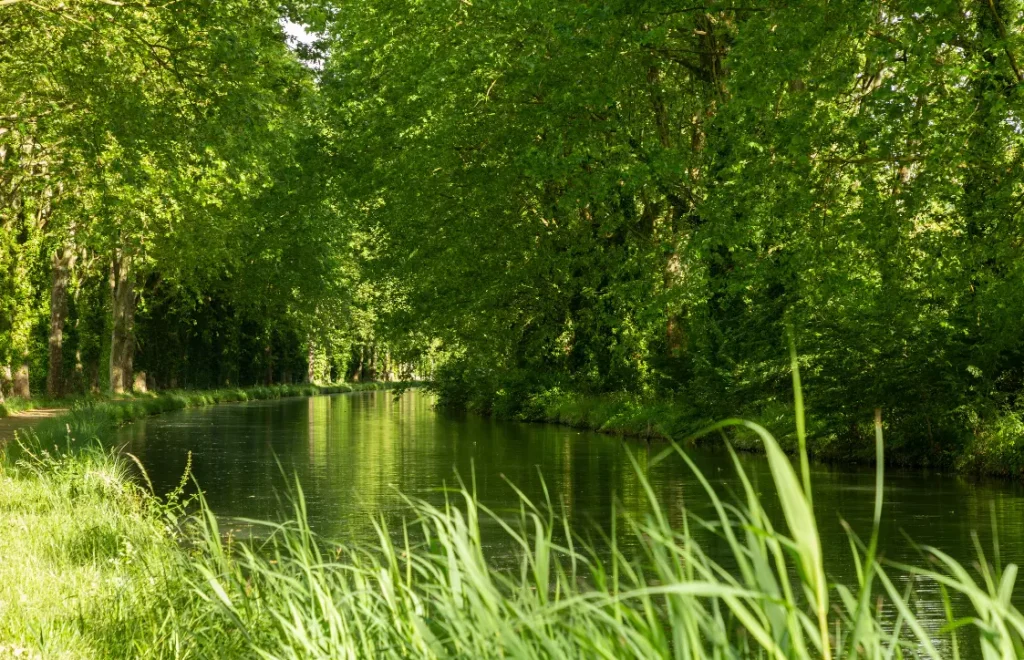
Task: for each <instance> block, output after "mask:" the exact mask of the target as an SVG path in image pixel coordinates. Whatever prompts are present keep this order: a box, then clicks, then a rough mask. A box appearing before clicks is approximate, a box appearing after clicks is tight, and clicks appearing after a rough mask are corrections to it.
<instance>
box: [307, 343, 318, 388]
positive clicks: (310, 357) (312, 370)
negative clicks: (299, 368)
mask: <svg viewBox="0 0 1024 660" xmlns="http://www.w3.org/2000/svg"><path fill="white" fill-rule="evenodd" d="M308 347H309V350H308V353H307V354H306V382H307V383H315V382H316V343H315V342H314V341H313V338H312V337H310V338H309V342H308Z"/></svg>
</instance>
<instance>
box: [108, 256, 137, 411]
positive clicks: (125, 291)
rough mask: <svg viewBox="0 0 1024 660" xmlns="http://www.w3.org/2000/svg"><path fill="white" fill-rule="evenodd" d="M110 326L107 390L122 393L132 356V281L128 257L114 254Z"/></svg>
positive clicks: (128, 379)
mask: <svg viewBox="0 0 1024 660" xmlns="http://www.w3.org/2000/svg"><path fill="white" fill-rule="evenodd" d="M110 282H111V293H112V303H113V304H112V310H113V321H114V323H113V329H112V330H111V333H110V391H111V392H112V393H114V394H123V393H124V392H125V391H126V390H128V389H129V388H131V386H132V361H133V359H134V358H135V282H134V273H132V269H131V259H130V257H128V256H126V255H125V254H123V253H122V252H121V251H120V250H118V251H117V252H115V254H114V264H113V269H112V270H111V277H110Z"/></svg>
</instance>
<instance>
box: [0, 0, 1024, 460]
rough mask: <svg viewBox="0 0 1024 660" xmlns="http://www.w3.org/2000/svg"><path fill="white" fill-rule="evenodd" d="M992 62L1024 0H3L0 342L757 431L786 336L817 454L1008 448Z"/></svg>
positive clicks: (1008, 259)
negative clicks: (615, 409)
mask: <svg viewBox="0 0 1024 660" xmlns="http://www.w3.org/2000/svg"><path fill="white" fill-rule="evenodd" d="M285 17H287V18H288V19H289V20H293V21H297V22H298V23H301V24H303V25H305V26H306V28H307V29H308V30H309V32H310V33H311V35H313V37H312V39H311V41H310V43H308V44H303V45H296V44H292V46H291V47H289V45H288V43H287V40H286V38H285V37H284V35H283V31H282V27H281V21H282V19H284V18H285ZM1021 58H1024V8H1022V6H1021V3H1020V2H1019V1H1018V0H940V1H936V0H929V1H927V2H925V1H924V0H892V1H890V2H885V3H873V4H872V3H867V4H865V3H863V2H855V1H853V0H831V1H828V2H825V1H824V0H807V1H804V2H798V3H778V2H767V1H762V0H752V1H750V2H743V3H737V2H732V1H717V0H704V1H703V2H697V3H689V4H685V3H684V4H682V5H680V4H679V3H673V2H668V1H666V0H642V1H640V2H637V1H635V0H630V1H625V0H598V1H597V2H587V3H568V4H567V3H562V2H553V1H551V0H525V1H523V2H518V3H507V2H499V1H497V0H473V1H472V2H469V1H467V0H419V1H416V2H412V1H410V0H383V1H380V0H375V1H374V2H369V1H367V0H354V1H352V2H348V3H345V4H344V5H342V4H341V3H333V2H330V1H329V0H310V1H308V2H295V3H290V4H288V5H287V6H284V7H282V6H278V5H277V4H273V3H265V2H261V1H259V0H255V1H254V0H229V1H228V2H216V3H215V2H212V1H204V0H185V1H184V2H177V3H173V4H167V5H153V4H145V3H137V4H136V3H123V4H121V3H106V2H101V1H99V0H96V1H94V2H89V1H83V2H78V3H72V4H62V3H56V2H47V1H41V2H27V1H24V2H14V3H4V4H3V5H2V6H0V81H3V84H2V85H0V183H2V187H0V225H2V228H3V232H2V243H0V259H2V264H3V267H2V268H0V309H2V314H0V324H2V325H0V364H7V365H11V366H10V368H9V369H8V371H11V372H14V371H17V370H18V368H19V366H20V365H22V364H24V365H28V366H29V367H31V368H30V369H29V370H28V373H29V374H30V375H29V378H30V379H31V380H35V381H38V380H39V379H41V378H43V375H44V374H47V373H48V370H49V372H50V379H49V380H52V381H53V383H54V387H51V389H56V390H57V391H60V390H61V387H60V386H58V385H57V384H58V383H61V382H67V383H68V384H69V385H68V387H69V388H70V389H74V388H78V389H88V388H90V387H92V388H106V387H112V388H113V389H115V390H117V389H126V388H130V387H131V386H132V385H133V382H130V381H131V378H130V374H132V373H133V371H137V370H139V369H141V370H144V371H146V372H147V374H148V375H149V376H150V377H151V378H155V379H156V384H157V385H158V386H172V385H179V386H180V385H187V384H195V385H199V384H202V385H207V384H217V383H225V382H253V381H257V380H264V381H265V380H275V379H276V380H282V379H290V378H300V377H305V378H318V379H328V378H346V377H347V378H353V377H357V378H374V377H380V376H384V377H389V376H391V375H392V374H394V373H396V372H399V371H404V372H405V373H406V375H408V374H409V373H411V372H412V371H416V372H418V373H419V374H420V375H422V376H427V377H430V378H431V379H432V381H433V383H434V387H435V389H436V390H437V391H438V392H439V394H440V395H441V399H442V401H443V402H445V403H449V404H452V405H462V406H466V405H468V406H472V407H476V408H478V409H480V410H484V411H490V412H499V413H502V414H509V415H516V414H521V413H522V407H523V405H524V402H527V401H529V399H530V397H531V396H534V395H537V394H539V393H542V392H544V391H547V390H550V389H552V388H559V389H562V390H571V391H575V392H582V393H606V392H627V393H630V394H631V395H636V396H642V397H664V398H671V399H673V400H676V401H685V402H686V405H688V406H693V407H694V409H695V410H699V411H701V412H700V416H717V415H720V414H727V413H735V412H737V411H741V412H745V413H747V414H750V415H754V416H758V417H760V418H762V419H767V418H770V417H771V416H772V415H773V414H776V412H777V411H778V410H779V408H780V407H784V406H786V405H788V403H787V402H788V401H789V399H790V396H791V393H790V389H789V388H790V384H789V380H788V373H787V365H788V360H789V357H788V351H787V349H786V337H787V335H788V334H791V335H792V336H793V338H794V339H795V343H796V345H797V347H798V350H799V353H800V356H801V360H802V361H803V363H804V365H805V373H806V374H807V375H808V378H807V386H808V395H809V403H810V405H811V406H812V408H813V409H814V411H815V415H816V418H817V419H819V421H820V423H821V428H820V430H819V432H818V434H817V438H818V439H817V441H816V442H817V444H816V447H815V448H816V450H817V451H819V452H823V453H828V452H831V453H833V454H834V455H837V456H844V457H850V456H860V455H861V454H864V453H867V454H870V453H871V452H872V451H873V449H872V447H873V445H872V444H871V442H870V437H871V436H870V429H869V428H868V427H867V426H866V425H865V424H866V423H868V422H869V421H870V419H871V411H872V409H874V408H883V409H885V410H886V420H887V423H888V424H890V425H891V426H892V427H893V430H894V431H895V433H891V434H890V436H889V437H891V438H893V442H894V443H895V446H894V447H893V451H891V452H890V456H892V457H893V458H895V459H897V460H908V461H916V462H927V461H935V460H947V459H951V458H955V457H957V456H960V455H962V454H963V453H964V452H965V450H966V449H967V448H968V447H969V446H970V447H974V448H977V446H978V443H982V444H984V447H985V449H984V451H990V452H994V453H993V456H1001V455H1002V454H1000V453H999V452H1003V451H1011V453H1012V446H1013V443H1014V442H1015V441H1016V440H1015V439H1019V438H1020V437H1021V436H1022V435H1024V433H1022V431H1024V421H1022V419H1021V417H1020V411H1021V401H1020V394H1021V391H1022V387H1024V334H1022V333H1021V331H1020V326H1021V321H1022V319H1024V277H1022V275H1024V273H1022V268H1024V265H1022V264H1024V261H1022V260H1021V258H1020V255H1021V247H1022V245H1021V241H1022V238H1021V237H1022V236H1024V226H1022V224H1024V216H1022V210H1024V177H1022V168H1021V159H1022V158H1024V149H1022V147H1024V142H1022V141H1024V124H1022V121H1024V118H1022V113H1024V107H1022V102H1024V69H1022V64H1024V63H1022V62H1021ZM65 299H66V300H65ZM66 322H67V323H66ZM64 325H68V327H67V329H66V330H65V329H63V326H64ZM61 331H63V332H64V334H66V335H68V336H67V337H66V338H65V337H63V336H62V335H61ZM64 344H68V345H69V346H71V347H73V350H61V347H62V346H63V345H64ZM133 359H134V362H135V364H134V366H133ZM58 362H59V364H60V368H59V369H57V371H56V372H54V370H53V365H54V364H56V363H58ZM90 364H91V365H94V366H93V367H91V369H92V371H91V372H90V367H89V365H90ZM101 364H103V365H104V366H103V367H102V368H100V367H99V366H95V365H101ZM106 364H109V368H107V367H106ZM398 365H402V366H398ZM135 367H138V369H136V368H135ZM302 372H305V373H302ZM54 373H56V375H53V374H54ZM76 374H77V375H76ZM8 379H9V380H16V379H15V375H14V374H13V373H12V374H11V375H10V376H9V377H8ZM76 379H77V380H76ZM8 390H10V387H8Z"/></svg>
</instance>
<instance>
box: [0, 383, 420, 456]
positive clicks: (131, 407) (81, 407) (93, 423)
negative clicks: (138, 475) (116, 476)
mask: <svg viewBox="0 0 1024 660" xmlns="http://www.w3.org/2000/svg"><path fill="white" fill-rule="evenodd" d="M399 386H404V387H408V386H409V383H399V382H388V383H385V382H371V383H338V384H333V385H313V384H308V383H306V384H298V385H269V386H259V387H248V388H220V389H216V390H195V391H193V390H168V391H165V392H153V393H148V394H132V395H123V396H119V397H116V398H101V397H89V398H76V399H69V400H66V401H64V403H66V404H67V405H68V408H67V410H66V414H62V415H56V416H46V417H45V418H40V419H39V420H38V423H36V424H34V425H32V428H34V430H35V431H36V432H37V433H39V434H40V435H41V436H44V437H52V436H54V435H55V434H56V435H60V434H61V433H62V432H63V431H64V429H65V427H67V428H69V429H71V430H72V431H73V435H74V436H75V437H76V438H93V437H106V435H107V434H108V433H109V430H110V429H111V428H116V427H117V426H120V425H122V424H126V423H128V422H131V421H133V420H135V419H138V418H140V417H146V416H149V415H158V414H160V413H164V412H170V411H172V410H182V409H184V408H197V407H201V406H209V405H215V404H219V403H236V402H243V401H258V400H267V399H281V398H284V397H291V396H317V395H325V394H344V393H347V392H362V391H370V390H385V389H394V388H396V387H399ZM30 402H31V400H29V402H28V403H30ZM46 403H48V404H52V403H53V402H52V401H47V402H46ZM33 409H34V408H33V407H32V406H31V405H25V406H23V407H21V408H19V410H33ZM5 439H9V438H4V437H3V436H2V435H0V443H2V442H3V441H4V440H5Z"/></svg>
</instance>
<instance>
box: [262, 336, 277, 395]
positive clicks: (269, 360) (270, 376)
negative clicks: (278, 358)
mask: <svg viewBox="0 0 1024 660" xmlns="http://www.w3.org/2000/svg"><path fill="white" fill-rule="evenodd" d="M263 357H264V358H265V360H266V365H267V375H266V376H265V380H266V381H267V385H273V384H274V349H273V347H271V345H270V344H269V343H268V344H267V345H266V346H264V347H263Z"/></svg>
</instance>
